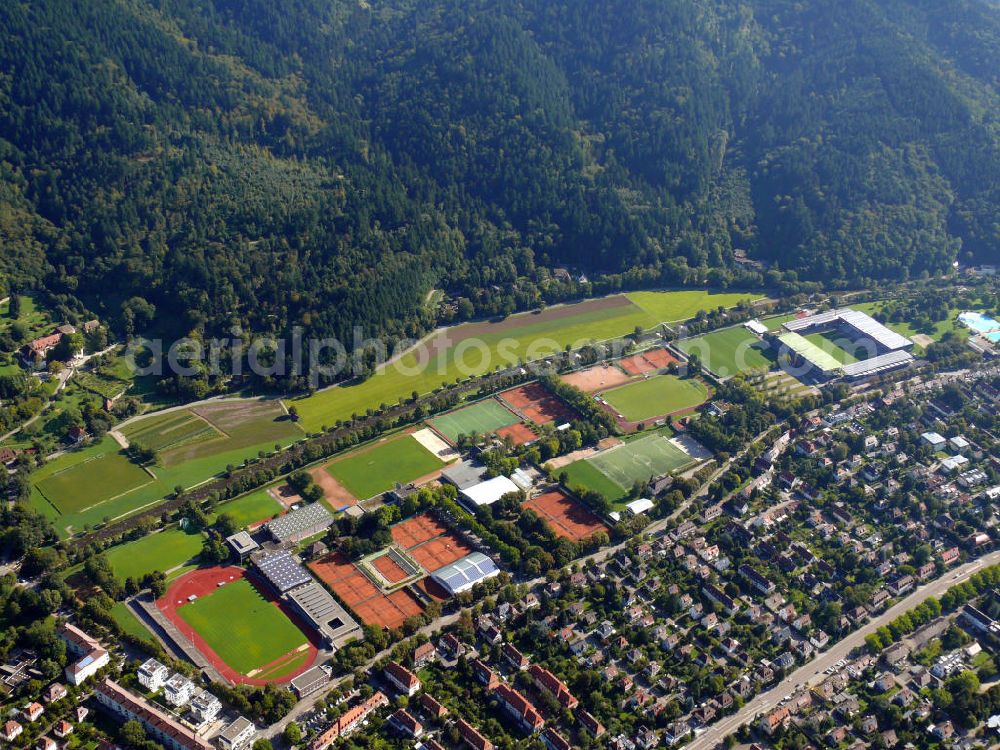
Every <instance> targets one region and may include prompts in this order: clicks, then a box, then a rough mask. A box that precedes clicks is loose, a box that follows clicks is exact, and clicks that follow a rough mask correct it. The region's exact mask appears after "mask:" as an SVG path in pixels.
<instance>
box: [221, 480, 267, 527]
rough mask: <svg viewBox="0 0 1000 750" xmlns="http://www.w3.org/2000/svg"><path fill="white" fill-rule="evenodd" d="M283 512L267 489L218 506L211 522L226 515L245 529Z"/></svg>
mask: <svg viewBox="0 0 1000 750" xmlns="http://www.w3.org/2000/svg"><path fill="white" fill-rule="evenodd" d="M282 510H283V506H282V505H281V503H279V502H278V501H277V500H275V499H274V498H273V497H271V495H270V494H268V491H267V490H266V489H263V490H257V491H256V492H251V493H250V494H249V495H244V496H243V497H238V498H236V499H235V500H230V501H229V502H227V503H223V504H222V505H217V506H216V507H215V511H214V512H213V513H212V515H211V517H210V520H211V521H212V522H213V523H214V522H215V519H216V518H218V517H219V516H221V515H222V514H223V513H225V514H226V515H228V516H230V517H231V518H232V519H233V521H235V522H236V525H237V526H240V527H243V526H249V525H250V524H252V523H257V522H258V521H264V520H266V519H269V518H271V516H274V515H276V514H278V513H280V512H281V511H282Z"/></svg>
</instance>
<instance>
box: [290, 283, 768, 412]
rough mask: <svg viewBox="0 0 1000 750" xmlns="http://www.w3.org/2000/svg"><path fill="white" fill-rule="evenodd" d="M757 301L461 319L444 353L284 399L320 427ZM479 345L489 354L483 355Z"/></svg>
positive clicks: (695, 295) (668, 296) (658, 297)
mask: <svg viewBox="0 0 1000 750" xmlns="http://www.w3.org/2000/svg"><path fill="white" fill-rule="evenodd" d="M757 298H759V295H753V294H741V293H727V294H710V293H708V292H705V291H697V290H693V291H680V292H635V293H632V294H627V295H619V297H618V298H617V299H618V300H619V302H620V303H621V304H618V305H617V306H613V307H601V308H597V307H596V306H595V305H594V302H593V301H590V302H582V303H577V304H574V305H565V306H562V307H559V308H549V309H547V310H546V311H544V312H543V313H541V314H535V313H521V314H518V315H513V316H511V317H509V318H507V319H506V320H504V321H501V322H498V323H466V324H463V325H459V326H455V327H453V328H450V329H448V331H447V338H448V341H449V343H450V346H448V347H446V348H444V349H443V350H432V351H430V352H427V354H428V356H426V357H425V358H424V359H420V358H419V357H418V355H417V354H416V353H414V352H410V353H408V354H406V355H404V356H403V357H402V358H401V360H400V363H401V364H402V365H405V370H406V371H405V372H403V371H401V368H397V367H388V368H384V369H382V370H379V371H378V372H377V373H376V374H375V375H373V376H372V377H370V378H368V379H367V380H365V381H364V382H362V383H357V384H353V385H349V386H338V387H336V388H327V389H326V390H323V391H320V392H319V393H316V394H314V395H312V396H309V397H304V398H301V399H296V400H294V401H289V402H288V403H289V404H292V403H294V405H295V407H296V408H297V409H298V411H299V415H300V416H301V418H302V425H303V426H304V427H305V429H307V430H309V431H318V430H320V429H321V428H322V427H323V426H331V425H333V424H334V423H335V422H336V421H337V420H338V419H347V418H349V417H350V416H351V415H352V414H363V413H364V412H365V411H366V410H367V409H370V408H378V407H379V405H380V404H382V403H386V404H394V403H396V401H397V400H398V399H399V397H400V396H402V395H407V396H408V395H409V394H410V393H412V392H413V391H416V392H417V393H419V394H424V393H429V392H431V391H433V390H434V389H435V388H438V387H439V386H441V385H443V384H446V383H453V382H454V381H455V378H456V377H458V376H460V375H482V374H484V373H486V372H489V371H491V370H492V369H493V368H494V367H496V366H497V365H498V364H499V365H511V364H516V363H517V362H519V361H520V360H521V359H523V358H532V359H537V358H541V357H544V356H548V355H550V354H552V353H555V352H559V351H562V350H563V348H564V347H565V346H566V345H571V346H573V347H579V346H583V345H584V344H586V343H587V342H589V341H604V340H607V339H610V338H616V337H619V336H625V335H626V334H629V333H632V332H633V331H634V330H635V328H636V327H637V326H638V327H639V328H643V329H649V328H653V327H655V326H656V325H658V324H659V323H664V322H675V321H678V320H687V319H689V318H691V317H693V316H694V315H695V314H696V313H697V312H698V311H699V310H711V309H714V308H716V307H719V306H722V307H732V306H733V305H735V304H736V303H737V302H740V301H743V300H752V299H757ZM428 340H431V339H427V340H425V341H428ZM465 341H476V342H477V345H476V346H474V347H472V348H471V350H470V351H469V352H468V353H467V354H466V356H465V357H464V366H461V364H462V363H460V362H459V361H458V360H457V359H456V357H457V356H458V354H459V353H461V350H462V349H463V343H464V342H465ZM501 342H503V345H502V346H501ZM483 349H485V351H486V352H488V356H482V354H483ZM413 373H416V374H413Z"/></svg>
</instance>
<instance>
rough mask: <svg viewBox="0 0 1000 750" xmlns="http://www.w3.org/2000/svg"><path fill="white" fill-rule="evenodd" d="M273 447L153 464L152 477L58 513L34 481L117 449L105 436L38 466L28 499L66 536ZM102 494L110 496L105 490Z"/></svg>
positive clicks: (192, 484)
mask: <svg viewBox="0 0 1000 750" xmlns="http://www.w3.org/2000/svg"><path fill="white" fill-rule="evenodd" d="M273 448H274V446H273V444H270V443H262V444H259V445H256V446H254V445H252V446H249V447H247V448H237V449H234V450H230V451H228V452H225V453H216V454H211V453H210V454H208V455H205V456H200V457H197V458H193V459H191V460H189V461H185V462H184V463H182V464H178V465H175V466H154V467H152V471H153V473H154V474H155V475H156V479H155V480H154V481H150V482H148V483H146V484H144V485H142V486H141V487H137V488H136V489H133V490H132V491H130V492H127V493H125V494H122V495H119V496H118V497H115V498H113V499H105V500H103V501H102V502H99V503H98V504H96V505H92V506H91V507H89V508H86V509H83V510H79V511H77V512H74V513H60V512H59V511H58V510H57V508H56V506H55V505H54V502H55V500H53V502H49V499H47V498H46V496H45V495H43V494H42V493H41V492H40V491H39V489H38V487H37V484H38V483H39V482H41V481H42V480H44V479H45V478H46V477H48V476H51V475H52V474H55V473H56V472H60V471H63V470H64V469H66V468H68V467H70V466H73V465H75V464H77V463H80V462H81V461H82V460H83V458H85V457H87V456H92V455H94V454H95V452H97V453H105V452H108V451H113V452H117V451H119V450H120V448H119V447H118V444H117V443H115V442H114V440H112V439H111V438H106V439H105V440H104V441H102V442H101V443H99V444H98V445H96V446H91V447H88V448H86V449H84V450H83V451H80V452H74V453H67V454H64V455H62V456H60V457H59V458H57V459H55V460H53V461H51V462H50V463H48V464H46V465H45V466H44V467H42V468H40V469H38V470H37V471H36V472H35V474H34V477H35V485H36V486H35V487H34V488H33V491H32V495H31V501H30V502H31V504H32V506H33V507H34V508H35V509H36V510H38V511H39V512H40V513H42V514H44V515H45V516H46V517H48V518H49V519H51V520H52V523H53V526H55V528H56V530H57V532H58V533H59V535H60V536H61V537H63V538H66V537H70V536H72V535H73V534H76V533H79V532H82V531H84V530H85V527H87V526H95V525H97V524H101V523H103V522H104V521H105V519H116V518H119V517H122V516H126V515H129V514H130V513H134V512H135V511H137V510H140V509H142V508H144V507H146V506H148V505H152V504H155V503H158V502H160V501H162V500H163V499H164V498H165V497H167V496H168V495H170V494H171V493H172V492H173V488H174V487H176V486H177V485H180V486H181V487H186V488H187V487H193V486H194V485H196V484H200V483H202V482H204V481H205V480H207V479H210V478H211V477H213V476H216V475H218V474H221V473H222V472H223V471H225V468H226V465H227V464H233V465H236V466H238V465H240V464H242V463H243V460H244V459H246V458H248V457H251V456H254V455H256V453H257V451H258V450H264V451H267V450H273ZM101 494H105V493H101ZM105 496H106V497H107V498H111V495H109V494H108V495H105Z"/></svg>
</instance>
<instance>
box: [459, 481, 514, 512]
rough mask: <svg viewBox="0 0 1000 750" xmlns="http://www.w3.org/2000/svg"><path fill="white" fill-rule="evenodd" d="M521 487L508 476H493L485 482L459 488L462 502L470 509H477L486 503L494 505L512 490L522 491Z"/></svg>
mask: <svg viewBox="0 0 1000 750" xmlns="http://www.w3.org/2000/svg"><path fill="white" fill-rule="evenodd" d="M520 491H521V489H520V488H519V487H518V486H517V485H516V484H514V482H513V481H511V480H510V479H508V478H507V477H493V478H492V479H487V480H486V481H485V482H480V483H479V484H474V485H472V486H471V487H466V488H465V489H464V490H459V497H460V498H461V499H462V503H463V504H464V505H465V506H466V507H468V508H469V509H470V510H473V511H474V510H475V509H476V508H480V507H482V506H484V505H493V503H495V502H496V501H497V500H499V499H500V498H501V497H503V496H504V495H506V494H508V493H510V492H520Z"/></svg>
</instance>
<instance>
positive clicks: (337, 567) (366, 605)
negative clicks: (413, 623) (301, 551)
mask: <svg viewBox="0 0 1000 750" xmlns="http://www.w3.org/2000/svg"><path fill="white" fill-rule="evenodd" d="M380 559H387V558H380ZM390 562H392V561H391V560H390ZM393 565H395V563H393ZM309 567H310V568H311V569H312V571H313V572H314V573H315V574H316V575H317V576H318V577H319V578H320V580H322V581H323V582H324V583H326V584H327V585H328V586H329V587H330V588H331V589H333V591H334V593H336V594H337V596H339V597H340V598H341V599H342V600H343V602H344V604H346V605H347V606H348V607H350V608H351V609H352V610H354V614H356V615H357V616H358V617H359V618H361V620H362V621H363V622H364V623H365V624H366V625H376V626H379V627H383V628H398V627H399V626H401V625H402V624H403V622H404V621H405V620H406V618H407V617H410V616H411V615H419V614H420V613H421V612H423V607H422V606H421V605H420V603H419V602H418V601H417V600H416V599H414V598H413V597H412V596H411V595H410V594H409V593H407V592H406V590H405V589H401V590H399V591H394V592H393V593H391V594H389V595H388V596H387V595H385V594H383V593H382V592H381V591H379V590H378V589H377V588H376V587H375V584H373V583H372V582H371V581H370V580H368V578H367V577H366V576H365V574H364V573H362V572H361V571H360V570H359V569H358V568H357V566H355V565H354V563H352V562H351V561H350V560H348V559H347V558H346V557H345V556H344V555H342V554H340V553H339V552H335V553H333V554H330V555H327V556H326V557H324V558H323V559H321V560H317V561H315V562H312V563H310V564H309ZM397 567H398V566H397ZM400 571H402V569H401V568H400ZM379 572H380V573H381V572H382V571H381V570H379Z"/></svg>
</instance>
